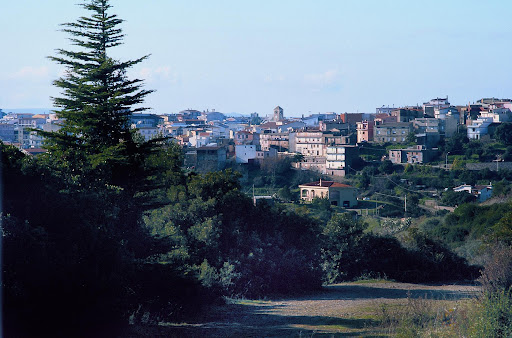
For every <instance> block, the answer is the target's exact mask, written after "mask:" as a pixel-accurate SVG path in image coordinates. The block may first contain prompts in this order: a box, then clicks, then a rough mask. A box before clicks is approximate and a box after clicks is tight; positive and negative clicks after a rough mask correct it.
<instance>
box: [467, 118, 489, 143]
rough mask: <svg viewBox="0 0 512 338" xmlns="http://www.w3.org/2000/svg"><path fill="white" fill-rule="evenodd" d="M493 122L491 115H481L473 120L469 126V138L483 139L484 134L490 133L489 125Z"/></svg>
mask: <svg viewBox="0 0 512 338" xmlns="http://www.w3.org/2000/svg"><path fill="white" fill-rule="evenodd" d="M492 123H493V122H492V118H490V117H479V118H478V119H477V120H476V121H473V123H471V124H470V125H469V126H468V131H467V133H468V139H470V140H479V139H481V138H482V136H483V135H487V134H488V133H489V126H490V125H491V124H492Z"/></svg>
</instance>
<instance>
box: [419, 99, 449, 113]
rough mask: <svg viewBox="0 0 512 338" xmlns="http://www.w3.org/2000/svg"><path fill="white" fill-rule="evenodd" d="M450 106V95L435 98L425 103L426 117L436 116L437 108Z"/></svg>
mask: <svg viewBox="0 0 512 338" xmlns="http://www.w3.org/2000/svg"><path fill="white" fill-rule="evenodd" d="M447 107H450V102H448V96H446V98H439V97H437V98H435V99H432V100H430V101H428V102H425V103H423V114H424V116H425V117H434V115H435V109H436V108H437V109H439V108H447Z"/></svg>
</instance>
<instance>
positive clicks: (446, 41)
mask: <svg viewBox="0 0 512 338" xmlns="http://www.w3.org/2000/svg"><path fill="white" fill-rule="evenodd" d="M78 3H81V2H80V0H45V1H41V0H17V1H3V2H2V4H1V5H0V32H1V34H0V65H1V66H0V108H1V109H4V111H5V110H6V109H8V108H13V109H14V108H51V107H52V101H51V97H52V96H59V95H60V93H59V90H58V89H57V88H55V87H54V86H53V85H52V81H53V80H55V79H57V78H58V77H59V76H61V75H62V74H63V72H64V68H63V67H62V66H60V65H58V64H55V63H53V62H52V61H50V60H49V59H48V58H47V56H51V55H56V53H55V50H56V49H57V48H63V49H70V50H74V49H76V47H74V46H72V45H70V43H69V41H68V40H67V38H68V37H69V36H67V35H66V33H63V32H61V31H59V29H60V26H59V24H61V23H65V22H73V21H75V20H76V19H77V18H78V17H80V16H82V15H88V12H87V11H85V10H83V9H82V8H81V7H80V6H77V5H76V4H78ZM111 5H112V6H113V7H112V9H111V10H110V12H111V13H112V14H117V15H118V16H119V17H120V18H121V19H123V20H125V22H124V23H123V24H122V26H121V27H122V29H123V31H124V33H125V34H126V37H125V39H124V45H122V46H120V47H117V48H116V49H115V50H113V51H112V56H113V57H114V58H115V59H119V60H122V61H125V60H129V59H136V58H138V57H141V56H144V55H148V54H150V55H151V56H150V57H149V59H147V60H146V61H144V62H143V63H141V64H139V65H137V66H135V67H133V68H132V69H131V70H130V72H129V76H130V77H132V78H140V79H143V80H145V82H144V83H145V88H146V89H153V90H155V92H154V93H152V94H151V95H149V96H148V97H147V99H146V102H145V106H147V107H149V108H151V109H150V112H153V113H158V114H165V113H176V112H179V111H180V110H184V109H197V110H201V111H202V110H207V109H209V110H212V109H215V110H216V111H220V112H223V113H227V114H230V113H241V114H250V113H253V112H257V113H259V114H260V116H264V115H267V114H271V113H272V110H273V108H274V107H275V106H277V105H279V106H281V107H283V109H284V115H285V117H286V116H301V115H302V114H304V115H309V114H311V113H324V112H336V113H344V112H364V113H374V112H375V108H376V107H381V106H395V107H398V106H404V105H416V104H422V103H423V102H426V101H428V100H430V99H432V98H435V97H446V96H447V95H448V97H449V100H450V102H451V103H452V104H461V105H462V104H467V103H468V102H474V101H476V100H478V99H480V98H482V97H498V98H512V76H511V75H512V62H511V60H512V43H511V40H512V24H511V19H510V18H511V17H510V13H512V1H508V0H487V1H485V2H484V1H481V0H478V1H474V0H463V1H458V0H443V1H438V0H431V1H421V0H403V1H402V0H396V1H390V0H353V1H350V0H309V1H305V0H215V1H212V0H146V1H133V0H111Z"/></svg>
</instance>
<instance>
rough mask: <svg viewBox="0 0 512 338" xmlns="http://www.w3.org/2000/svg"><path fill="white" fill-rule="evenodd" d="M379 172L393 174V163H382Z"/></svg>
mask: <svg viewBox="0 0 512 338" xmlns="http://www.w3.org/2000/svg"><path fill="white" fill-rule="evenodd" d="M379 171H380V172H381V173H382V174H391V173H393V163H391V161H389V160H385V161H382V163H381V164H380V165H379Z"/></svg>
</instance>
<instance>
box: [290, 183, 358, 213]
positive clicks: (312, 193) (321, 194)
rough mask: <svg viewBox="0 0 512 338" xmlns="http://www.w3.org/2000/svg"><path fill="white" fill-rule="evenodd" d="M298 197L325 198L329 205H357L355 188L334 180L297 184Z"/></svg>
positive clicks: (306, 198)
mask: <svg viewBox="0 0 512 338" xmlns="http://www.w3.org/2000/svg"><path fill="white" fill-rule="evenodd" d="M299 188H300V198H301V200H302V201H304V202H311V201H313V199H314V198H326V199H328V200H329V202H330V203H331V205H338V206H342V207H344V208H351V207H354V206H356V205H357V192H358V191H357V188H355V187H353V186H350V185H347V184H342V183H338V182H334V181H325V180H320V181H317V182H311V183H305V184H301V185H299Z"/></svg>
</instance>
